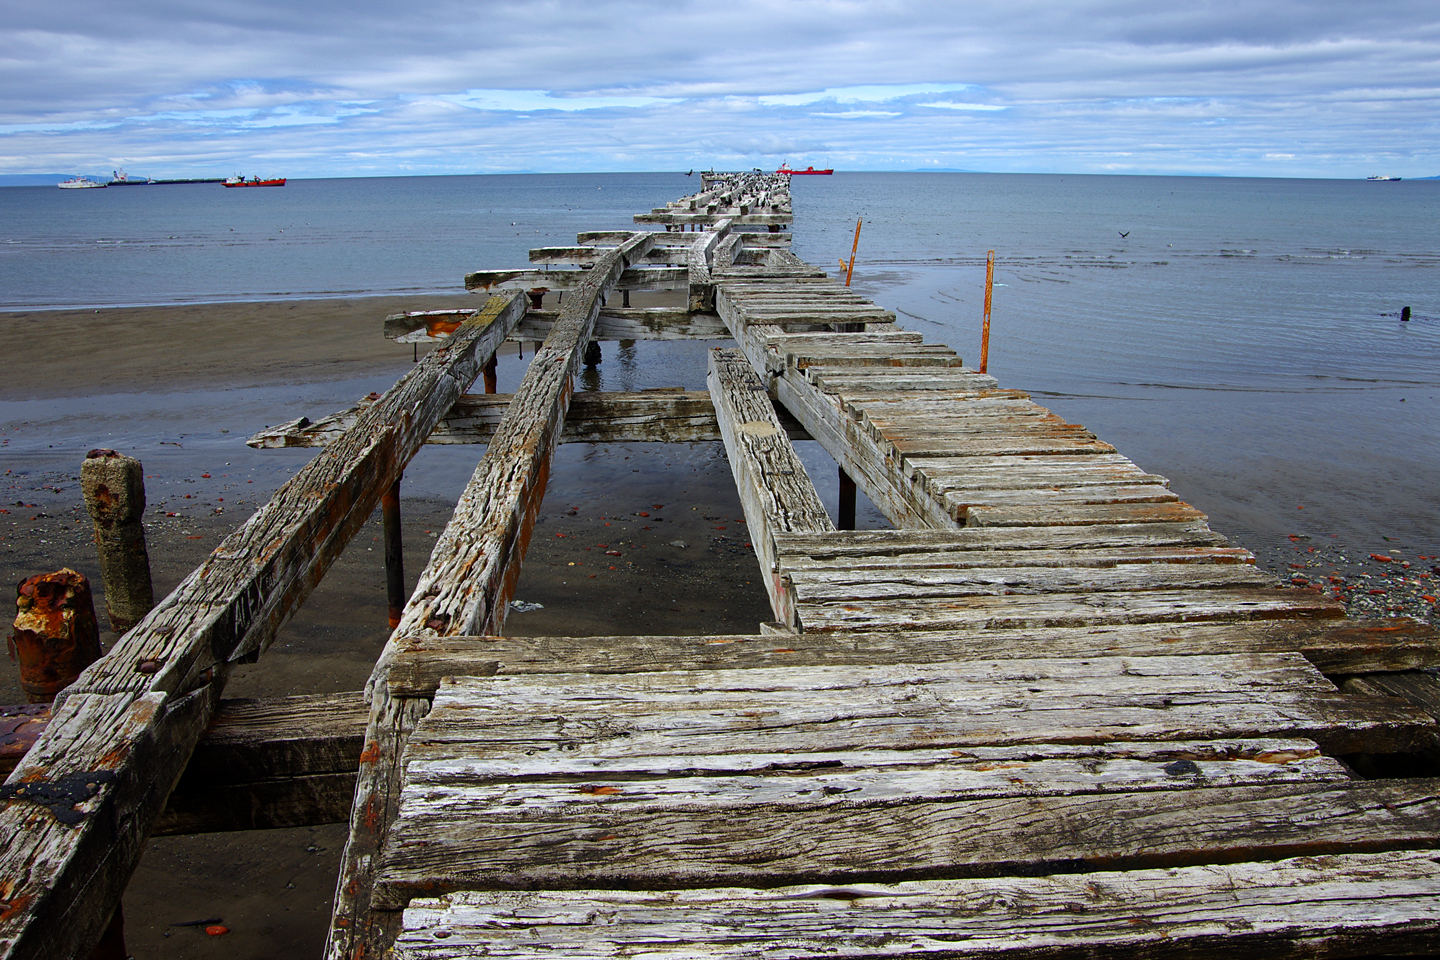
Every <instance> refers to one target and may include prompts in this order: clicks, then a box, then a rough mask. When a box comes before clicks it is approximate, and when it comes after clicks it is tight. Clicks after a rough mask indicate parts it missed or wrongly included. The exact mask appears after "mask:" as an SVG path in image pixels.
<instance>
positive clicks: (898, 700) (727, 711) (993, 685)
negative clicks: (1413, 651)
mask: <svg viewBox="0 0 1440 960" xmlns="http://www.w3.org/2000/svg"><path fill="white" fill-rule="evenodd" d="M422 726H423V732H417V734H416V738H415V739H414V740H412V744H413V749H412V751H411V753H410V758H411V762H414V761H418V760H422V759H426V758H432V759H433V758H448V759H447V760H446V762H452V763H459V762H462V760H461V755H462V754H464V755H465V756H467V757H470V758H472V759H474V760H475V762H489V761H490V760H493V759H496V758H504V757H511V758H512V759H513V758H514V757H516V756H522V755H523V756H527V757H535V758H540V757H542V755H547V754H548V755H549V756H550V758H551V760H552V761H555V759H556V758H557V757H559V756H561V755H563V756H565V757H569V758H581V757H592V758H594V759H595V760H596V761H597V762H599V761H600V760H605V761H606V762H607V763H619V762H620V761H621V760H622V759H623V758H627V757H667V758H669V759H668V760H667V761H666V762H668V763H670V764H673V768H674V769H676V770H685V769H689V764H690V761H689V760H687V759H685V758H686V757H693V756H719V755H723V754H732V753H739V754H746V753H754V752H756V750H757V742H758V743H759V744H763V746H761V747H760V750H761V751H762V752H765V753H774V754H787V753H794V754H797V755H798V754H806V753H834V752H839V751H849V750H869V749H886V750H918V749H958V748H962V747H964V748H969V747H1001V746H1007V745H1009V746H1015V745H1021V744H1093V743H1101V742H1111V741H1117V742H1118V741H1132V740H1187V741H1189V740H1194V741H1200V740H1207V739H1208V740H1217V739H1235V738H1247V737H1268V738H1273V737H1282V738H1296V737H1299V738H1304V739H1313V740H1316V741H1317V742H1319V743H1321V744H1322V746H1323V747H1324V748H1325V749H1326V750H1327V751H1328V750H1336V751H1337V752H1349V750H1348V749H1346V748H1353V745H1354V744H1356V743H1359V742H1369V743H1372V744H1380V743H1389V744H1392V745H1404V744H1409V743H1414V742H1416V741H1417V740H1418V739H1420V738H1423V737H1425V736H1427V735H1428V733H1429V732H1431V731H1433V730H1434V729H1435V721H1434V719H1433V718H1431V717H1429V716H1428V715H1427V714H1426V713H1425V712H1424V711H1422V710H1419V709H1417V708H1415V707H1412V706H1410V705H1409V704H1406V703H1404V702H1403V701H1399V700H1395V699H1386V700H1368V699H1359V698H1352V697H1349V696H1346V695H1344V694H1342V693H1341V692H1340V691H1339V690H1337V689H1336V687H1335V686H1334V684H1332V683H1330V682H1329V681H1328V680H1326V679H1325V678H1324V677H1323V676H1322V675H1321V674H1320V673H1319V671H1317V670H1316V669H1315V668H1314V667H1313V666H1311V665H1310V664H1309V663H1308V662H1307V661H1306V660H1305V659H1304V658H1303V657H1301V656H1299V655H1298V654H1221V655H1201V656H1158V657H1131V656H1111V657H1096V658H1093V659H1087V660H1071V659H1035V658H1020V659H1005V660H988V661H987V660H967V661H963V662H943V661H941V662H934V663H927V664H882V665H868V666H810V667H801V666H796V667H775V668H767V669H753V670H712V671H704V672H695V673H680V672H665V673H646V674H641V675H636V676H630V677H627V676H616V675H610V676H604V677H596V676H589V675H584V674H551V675H548V676H518V675H502V674H497V675H496V676H493V677H489V678H475V677H457V678H454V679H452V680H445V681H443V682H442V683H441V686H440V689H439V692H438V693H437V695H436V699H435V707H434V709H433V710H432V711H431V712H430V714H429V715H428V716H427V717H426V719H425V721H424V723H423V725H422ZM497 751H498V753H497ZM465 762H468V761H465ZM537 762H538V759H537ZM622 768H623V765H622V767H617V769H622ZM1437 829H1440V824H1437Z"/></svg>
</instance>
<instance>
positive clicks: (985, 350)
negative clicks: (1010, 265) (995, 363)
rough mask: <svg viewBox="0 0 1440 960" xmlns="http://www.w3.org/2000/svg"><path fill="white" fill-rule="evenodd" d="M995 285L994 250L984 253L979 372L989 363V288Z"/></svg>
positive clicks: (982, 371) (983, 370)
mask: <svg viewBox="0 0 1440 960" xmlns="http://www.w3.org/2000/svg"><path fill="white" fill-rule="evenodd" d="M994 285H995V251H994V250H991V251H990V252H989V253H987V254H985V323H984V325H983V326H982V327H981V328H980V372H981V373H984V372H985V368H986V367H987V366H988V365H989V363H990V290H991V288H992V287H994Z"/></svg>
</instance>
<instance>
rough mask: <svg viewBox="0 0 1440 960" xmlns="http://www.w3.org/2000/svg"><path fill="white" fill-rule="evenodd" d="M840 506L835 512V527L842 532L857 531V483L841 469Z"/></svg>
mask: <svg viewBox="0 0 1440 960" xmlns="http://www.w3.org/2000/svg"><path fill="white" fill-rule="evenodd" d="M839 469H840V506H839V508H838V509H837V510H836V511H835V513H836V518H835V521H836V522H835V526H837V527H839V528H840V529H841V530H854V529H855V481H854V480H852V479H850V474H848V473H846V472H845V468H844V467H840V468H839Z"/></svg>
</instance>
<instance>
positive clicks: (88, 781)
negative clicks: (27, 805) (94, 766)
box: [0, 770, 115, 827]
mask: <svg viewBox="0 0 1440 960" xmlns="http://www.w3.org/2000/svg"><path fill="white" fill-rule="evenodd" d="M114 779H115V771H114V770H80V771H78V772H76V773H67V774H66V775H65V776H63V777H61V778H60V779H59V780H33V781H31V782H29V783H6V784H0V800H29V801H30V802H31V803H35V804H39V805H40V806H42V807H44V808H45V809H46V810H49V811H50V813H51V815H52V816H54V817H55V819H56V820H59V821H60V822H61V823H64V824H68V825H70V826H72V827H73V826H75V825H76V824H77V823H81V822H83V821H84V819H85V817H86V814H85V812H84V811H81V810H76V809H75V807H76V806H78V805H79V804H82V803H84V802H85V801H86V800H89V799H90V798H92V797H94V796H95V795H97V794H98V793H99V792H100V787H101V785H102V784H105V783H109V782H110V781H111V780H114Z"/></svg>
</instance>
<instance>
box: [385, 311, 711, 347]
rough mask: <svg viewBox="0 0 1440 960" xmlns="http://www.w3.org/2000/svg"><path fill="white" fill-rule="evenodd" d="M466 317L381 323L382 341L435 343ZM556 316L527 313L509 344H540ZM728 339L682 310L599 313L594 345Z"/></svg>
mask: <svg viewBox="0 0 1440 960" xmlns="http://www.w3.org/2000/svg"><path fill="white" fill-rule="evenodd" d="M467 316H469V311H464V310H421V311H414V312H407V313H397V314H392V315H391V316H388V317H386V318H385V338H386V339H387V340H394V341H395V342H396V343H439V342H441V341H443V340H444V339H445V338H446V337H448V336H450V334H451V333H452V332H454V330H455V328H456V327H458V326H459V325H460V322H461V321H462V320H464V319H465V317H467ZM559 316H560V313H559V311H556V310H531V311H530V312H528V313H527V314H525V316H524V317H523V318H522V319H521V321H520V322H519V323H518V324H517V325H516V326H515V329H514V330H513V331H511V334H510V339H511V340H534V341H538V340H544V339H545V338H546V337H548V336H549V335H550V328H551V327H552V326H553V325H554V323H555V320H556V319H557V318H558V317H559ZM729 336H730V331H729V330H728V329H727V328H726V326H725V323H724V321H722V320H721V319H720V317H719V315H718V314H716V313H715V312H713V311H700V312H695V313H692V312H691V311H689V310H686V309H684V308H683V307H608V306H607V307H601V308H600V317H599V319H597V320H596V321H595V329H594V331H593V332H592V333H591V335H590V339H592V340H721V339H725V338H727V337H729Z"/></svg>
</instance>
